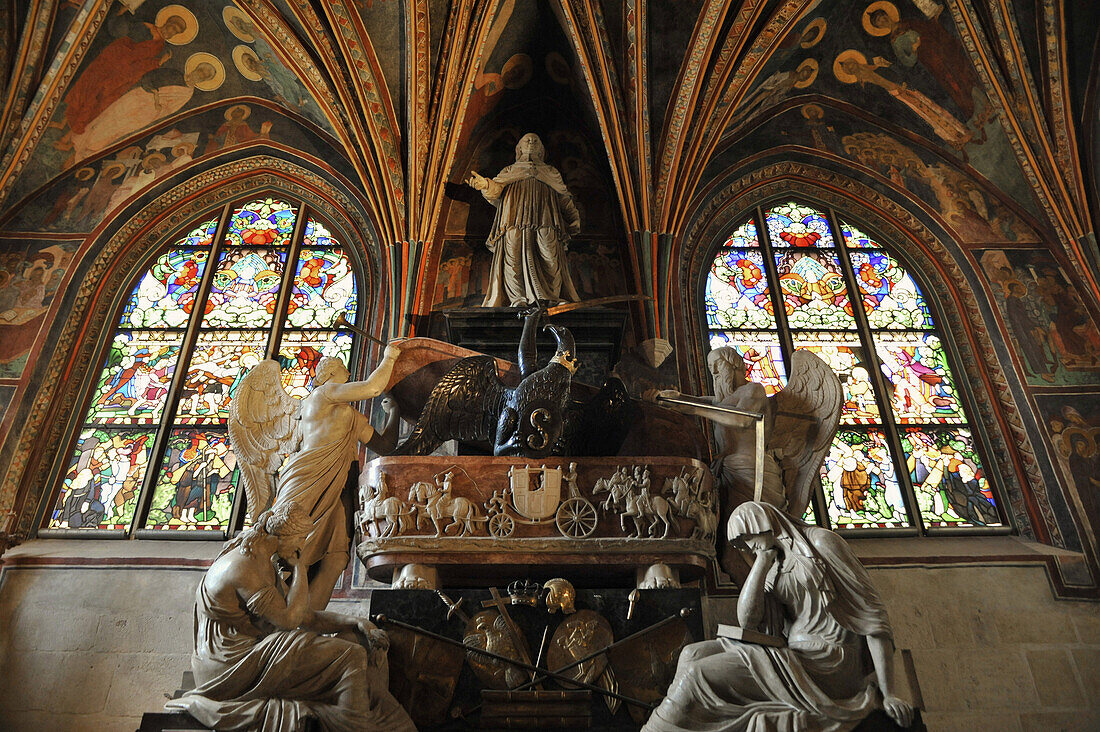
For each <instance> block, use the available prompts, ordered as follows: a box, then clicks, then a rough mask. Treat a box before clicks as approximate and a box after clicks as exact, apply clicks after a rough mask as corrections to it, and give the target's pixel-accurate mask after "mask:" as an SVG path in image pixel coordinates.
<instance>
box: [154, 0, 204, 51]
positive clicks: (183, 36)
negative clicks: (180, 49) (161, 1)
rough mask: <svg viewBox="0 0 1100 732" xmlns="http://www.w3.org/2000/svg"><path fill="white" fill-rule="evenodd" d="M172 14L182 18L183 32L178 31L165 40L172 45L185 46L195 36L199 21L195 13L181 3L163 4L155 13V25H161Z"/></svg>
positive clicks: (158, 26) (197, 32)
mask: <svg viewBox="0 0 1100 732" xmlns="http://www.w3.org/2000/svg"><path fill="white" fill-rule="evenodd" d="M173 15H176V16H179V18H180V19H181V20H183V26H184V28H183V33H179V34H177V35H175V36H172V38H170V39H168V38H166V39H165V40H166V41H168V43H171V44H172V45H173V46H185V45H187V44H188V43H190V42H191V41H193V40H195V36H197V35H198V34H199V21H198V20H196V19H195V14H194V13H192V12H191V11H190V10H188V9H187V8H185V7H183V6H182V5H165V6H164V7H163V8H161V9H160V12H158V13H157V20H156V26H157V28H160V27H162V26H163V25H164V24H165V23H167V22H168V19H169V18H170V17H172V16H173Z"/></svg>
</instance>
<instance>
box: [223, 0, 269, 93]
mask: <svg viewBox="0 0 1100 732" xmlns="http://www.w3.org/2000/svg"><path fill="white" fill-rule="evenodd" d="M228 9H229V8H226V10H228ZM245 56H251V57H252V58H254V59H255V60H256V63H257V64H258V63H260V57H259V56H257V55H256V52H255V51H253V50H252V48H251V47H250V46H246V45H244V44H241V45H239V46H237V47H236V48H234V49H233V65H234V66H236V67H237V71H239V72H241V76H243V77H244V78H246V79H248V80H249V81H259V80H260V79H262V78H264V77H262V76H260V75H259V74H257V73H256V72H255V71H252V70H251V69H249V68H248V67H247V66H245V65H244V57H245Z"/></svg>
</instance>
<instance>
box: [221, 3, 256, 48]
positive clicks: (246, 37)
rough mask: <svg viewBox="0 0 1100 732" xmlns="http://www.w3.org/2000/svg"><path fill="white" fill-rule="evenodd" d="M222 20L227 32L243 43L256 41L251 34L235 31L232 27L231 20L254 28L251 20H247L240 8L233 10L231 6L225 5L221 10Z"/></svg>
mask: <svg viewBox="0 0 1100 732" xmlns="http://www.w3.org/2000/svg"><path fill="white" fill-rule="evenodd" d="M222 20H223V21H225V27H226V28H228V29H229V32H230V33H232V34H233V35H235V36H236V37H237V38H240V39H241V40H242V41H244V42H245V43H252V42H253V41H254V40H256V36H254V35H252V34H251V33H245V32H244V31H239V30H237V29H236V28H235V27H234V26H233V23H231V22H230V21H232V20H240V21H242V22H244V23H247V24H248V25H250V26H252V27H253V28H255V27H256V26H255V25H254V24H253V23H252V18H249V17H248V16H247V15H245V14H244V12H243V11H241V9H240V8H235V7H233V6H232V5H226V6H225V7H224V8H222Z"/></svg>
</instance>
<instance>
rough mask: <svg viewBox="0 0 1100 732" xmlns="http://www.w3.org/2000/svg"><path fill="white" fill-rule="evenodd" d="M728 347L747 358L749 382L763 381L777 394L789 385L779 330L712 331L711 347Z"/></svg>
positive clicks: (767, 389)
mask: <svg viewBox="0 0 1100 732" xmlns="http://www.w3.org/2000/svg"><path fill="white" fill-rule="evenodd" d="M723 346H729V347H730V348H733V349H736V351H737V352H738V353H739V354H741V358H743V359H745V368H746V370H747V371H748V378H749V381H755V382H756V383H758V384H762V385H763V386H764V389H765V390H766V391H767V392H768V394H769V395H770V394H774V393H776V392H777V391H779V390H780V389H782V388H783V387H784V386H785V385H786V384H787V368H786V366H785V365H784V363H783V351H782V349H781V348H780V347H779V336H778V335H777V334H776V333H774V332H773V333H767V332H764V333H751V332H736V333H729V332H723V331H716V332H712V333H711V334H710V347H711V350H713V349H715V348H721V347H723Z"/></svg>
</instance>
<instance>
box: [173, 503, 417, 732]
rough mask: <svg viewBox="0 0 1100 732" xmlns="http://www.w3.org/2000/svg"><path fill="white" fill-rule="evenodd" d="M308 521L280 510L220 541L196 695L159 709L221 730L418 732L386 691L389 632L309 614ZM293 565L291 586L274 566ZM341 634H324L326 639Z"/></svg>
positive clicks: (197, 655) (295, 508)
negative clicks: (310, 725) (277, 561)
mask: <svg viewBox="0 0 1100 732" xmlns="http://www.w3.org/2000/svg"><path fill="white" fill-rule="evenodd" d="M312 527H313V522H312V521H311V520H310V518H309V514H308V513H306V511H305V510H304V509H302V508H301V507H300V506H299V505H298V504H297V503H293V502H290V503H280V504H278V505H277V506H276V507H275V508H273V509H271V510H270V511H266V512H264V513H263V514H261V515H260V516H259V518H257V519H256V523H255V524H253V525H252V526H251V527H250V528H248V529H246V530H245V531H244V532H243V533H241V535H240V536H238V537H237V538H236V539H234V540H233V541H230V542H228V543H227V544H226V546H225V549H223V550H222V553H221V555H219V556H218V558H217V559H216V560H214V563H213V564H212V565H211V566H210V569H209V570H208V571H207V573H206V575H205V576H204V577H203V579H202V582H201V583H200V584H199V589H198V591H197V593H196V597H195V650H194V653H192V655H191V668H192V670H193V671H194V674H195V682H196V683H197V684H198V686H197V688H195V689H194V690H192V691H190V692H188V693H187V694H185V695H184V696H182V697H180V698H179V699H175V700H173V701H171V702H169V703H168V704H167V705H165V706H166V707H167V708H169V709H183V710H185V711H187V712H189V713H190V714H191V716H193V717H194V718H195V719H197V720H199V721H200V722H202V723H203V724H205V725H207V726H209V727H211V728H213V729H218V730H264V732H293V731H294V730H299V729H301V728H302V727H303V726H304V724H305V722H306V720H308V719H316V720H317V722H318V723H319V724H320V727H321V729H324V730H386V731H387V732H389V731H390V730H393V731H395V732H405V731H415V729H416V728H415V727H414V726H413V723H412V720H411V719H409V716H408V714H406V713H405V710H404V709H402V708H401V706H400V705H399V704H398V703H397V700H396V699H394V698H393V696H392V695H391V694H390V692H389V690H388V689H387V682H388V679H387V675H388V674H387V668H386V662H385V659H386V649H387V648H388V640H387V638H386V635H385V633H383V632H382V631H380V630H378V629H377V628H375V626H374V625H372V624H371V623H370V622H369V621H367V620H365V619H361V618H356V617H351V616H347V615H340V614H337V613H332V612H326V611H317V610H312V609H310V607H309V587H308V584H307V582H306V573H307V569H308V567H307V566H306V565H305V563H304V561H303V560H302V554H301V547H302V542H303V541H304V540H305V537H306V536H307V535H308V534H309V531H310V529H311V528H312ZM276 555H277V556H278V557H280V558H282V559H283V560H285V561H287V562H289V564H290V565H291V567H292V578H291V581H290V586H289V588H288V587H287V586H286V583H284V582H283V580H282V578H281V577H280V574H279V572H278V571H277V570H276V568H275V566H274V564H273V563H272V560H273V558H274V557H275V556H276ZM330 633H331V634H338V635H326V634H330Z"/></svg>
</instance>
